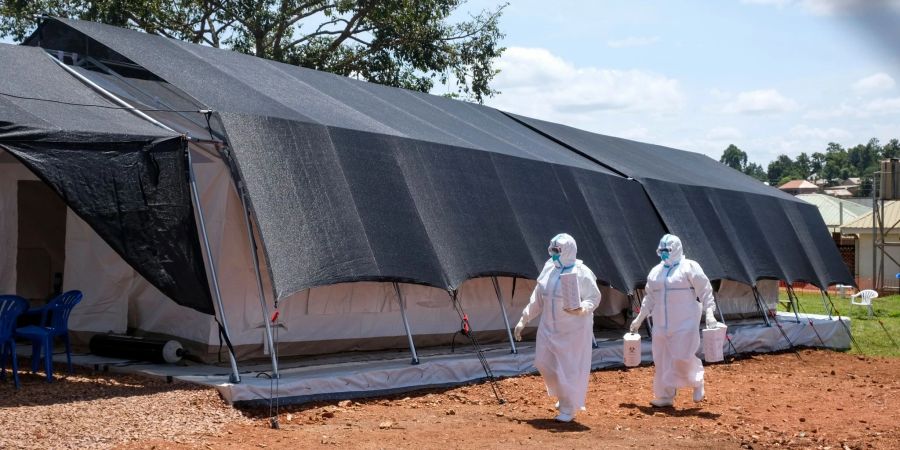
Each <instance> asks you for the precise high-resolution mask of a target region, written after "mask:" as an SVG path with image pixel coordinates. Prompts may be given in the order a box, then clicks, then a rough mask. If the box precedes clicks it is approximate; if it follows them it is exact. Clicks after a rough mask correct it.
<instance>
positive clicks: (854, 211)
mask: <svg viewBox="0 0 900 450" xmlns="http://www.w3.org/2000/svg"><path fill="white" fill-rule="evenodd" d="M796 197H797V198H799V199H800V200H803V201H805V202H807V203H812V204H813V205H816V208H819V214H821V215H822V219H824V220H825V225H827V226H828V227H829V228H834V227H839V226H841V225H843V224H847V223H850V222H853V221H855V220H857V219H859V218H860V217H863V216H865V215H866V214H871V213H872V208H870V207H867V206H865V205H860V204H859V203H854V202H851V201H848V200H842V199H839V198H836V197H832V196H830V195H825V194H800V195H797V196H796ZM842 206H843V209H844V211H843V222H842V221H841V207H842Z"/></svg>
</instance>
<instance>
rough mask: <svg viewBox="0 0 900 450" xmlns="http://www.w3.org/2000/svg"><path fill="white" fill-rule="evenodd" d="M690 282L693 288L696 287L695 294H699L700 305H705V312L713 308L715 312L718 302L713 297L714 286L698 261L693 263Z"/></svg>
mask: <svg viewBox="0 0 900 450" xmlns="http://www.w3.org/2000/svg"><path fill="white" fill-rule="evenodd" d="M690 281H691V286H693V287H694V292H695V293H696V294H697V298H699V299H700V303H702V304H703V311H707V310H708V309H709V308H712V309H713V311H715V310H716V301H715V298H714V297H713V288H712V284H710V282H709V278H707V277H706V274H705V273H703V268H702V267H700V264H698V263H697V262H696V261H691V270H690Z"/></svg>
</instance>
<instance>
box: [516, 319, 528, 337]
mask: <svg viewBox="0 0 900 450" xmlns="http://www.w3.org/2000/svg"><path fill="white" fill-rule="evenodd" d="M524 329H525V323H524V322H522V319H519V323H517V324H516V329H515V331H513V337H514V338H516V340H517V341H521V340H522V330H524Z"/></svg>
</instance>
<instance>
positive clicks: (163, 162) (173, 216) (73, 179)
mask: <svg viewBox="0 0 900 450" xmlns="http://www.w3.org/2000/svg"><path fill="white" fill-rule="evenodd" d="M0 61H2V62H3V64H0V92H2V93H6V94H10V93H13V94H14V95H15V96H16V97H10V96H4V95H0V147H2V148H3V149H4V150H6V151H8V152H9V153H11V154H12V155H13V156H15V157H16V158H17V159H18V160H19V161H20V162H22V164H24V165H25V166H26V167H27V168H29V169H30V170H31V171H32V172H34V173H35V174H36V175H37V176H38V177H39V178H40V179H42V180H43V181H44V182H46V183H47V184H48V185H50V186H51V187H52V188H53V189H54V190H55V191H56V192H57V193H58V194H59V195H60V197H61V198H62V199H63V201H64V202H65V203H66V205H67V206H69V207H70V208H71V209H72V210H73V211H74V212H75V213H76V214H77V215H78V216H79V217H81V218H82V219H83V220H84V221H85V222H86V223H87V224H88V225H89V226H90V227H91V228H93V229H94V231H96V232H97V234H98V235H99V236H100V237H101V238H102V239H103V240H104V241H105V242H106V243H108V244H109V245H110V247H112V249H113V250H115V251H116V252H117V253H118V254H119V255H120V256H122V258H123V259H124V260H125V262H127V263H128V264H129V265H131V266H132V267H133V268H135V270H136V271H137V272H138V273H140V274H141V275H142V276H143V277H144V278H145V279H147V281H149V282H150V283H151V284H153V285H154V286H155V287H157V288H158V289H160V291H162V292H163V293H164V294H166V295H167V296H169V297H170V298H172V299H173V300H175V301H176V302H177V303H178V304H181V305H184V306H188V307H190V308H193V309H196V310H198V311H200V312H204V313H207V314H212V313H213V308H212V300H211V297H210V293H209V287H208V285H207V282H206V273H205V270H204V267H203V258H202V254H201V252H200V246H199V241H198V237H197V228H196V225H195V222H194V215H193V209H192V206H191V196H190V187H189V185H188V183H187V166H186V160H185V145H186V142H185V141H184V139H183V138H182V137H181V136H178V135H174V134H173V133H169V132H166V131H165V130H163V129H160V128H158V127H155V126H153V125H151V124H149V123H148V122H146V121H144V120H142V119H140V118H137V117H135V116H134V115H132V114H131V113H129V112H127V111H123V110H121V109H116V105H113V104H112V103H110V102H108V101H106V100H105V99H104V98H102V97H101V96H99V95H98V94H96V93H94V92H93V91H92V90H91V89H90V88H88V87H87V86H85V85H83V84H81V83H80V82H79V81H77V80H76V79H75V78H73V77H72V76H71V75H69V74H67V73H66V72H65V71H64V70H62V69H61V68H59V67H58V66H57V65H56V64H55V63H54V62H53V61H51V60H50V58H49V57H48V56H47V55H46V54H45V52H44V51H43V50H42V49H38V48H32V47H17V46H11V45H0ZM17 97H20V98H17ZM25 98H37V99H53V100H55V102H47V101H41V100H29V99H25ZM66 103H69V104H66ZM79 105H82V106H79ZM83 105H95V106H83ZM76 288H77V287H76Z"/></svg>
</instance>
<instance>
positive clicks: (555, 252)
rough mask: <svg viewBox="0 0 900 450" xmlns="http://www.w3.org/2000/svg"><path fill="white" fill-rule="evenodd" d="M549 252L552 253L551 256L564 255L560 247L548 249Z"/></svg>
mask: <svg viewBox="0 0 900 450" xmlns="http://www.w3.org/2000/svg"><path fill="white" fill-rule="evenodd" d="M547 251H548V252H550V254H551V255H561V254H562V248H561V247H558V246H557V247H553V246H551V247H550V248H548V249H547Z"/></svg>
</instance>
